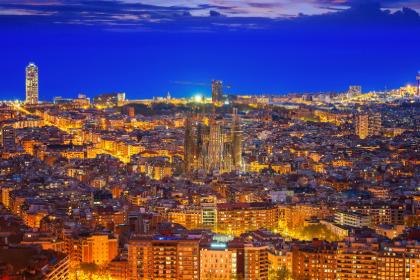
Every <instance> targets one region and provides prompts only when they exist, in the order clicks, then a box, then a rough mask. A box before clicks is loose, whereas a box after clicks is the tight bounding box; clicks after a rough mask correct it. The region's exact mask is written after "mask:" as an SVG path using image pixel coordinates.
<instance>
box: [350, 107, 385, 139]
mask: <svg viewBox="0 0 420 280" xmlns="http://www.w3.org/2000/svg"><path fill="white" fill-rule="evenodd" d="M355 124H356V125H355V129H356V135H357V136H359V138H360V139H366V138H367V137H370V136H378V135H380V134H381V128H382V119H381V114H380V113H369V114H359V115H357V116H356V119H355Z"/></svg>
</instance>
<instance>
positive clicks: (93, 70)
mask: <svg viewBox="0 0 420 280" xmlns="http://www.w3.org/2000/svg"><path fill="white" fill-rule="evenodd" d="M419 12H420V1H418V0H416V1H414V0H412V1H409V0H405V1H403V0H401V1H398V0H383V1H375V2H373V1H369V0H363V1H361V0H359V1H350V0H244V1H237V0H236V1H235V0H207V1H206V0H179V1H174V0H167V1H163V0H144V1H142V0H139V1H134V0H131V1H129V0H125V1H116V0H108V1H96V0H93V1H90V0H84V1H82V0H20V1H19V0H15V1H13V0H1V1H0V49H1V52H0V66H1V67H0V96H1V99H15V98H18V99H24V96H25V66H26V65H27V64H28V63H29V62H34V63H36V64H37V65H38V67H39V78H40V99H41V100H48V99H49V100H51V99H52V97H54V96H63V97H75V96H77V94H78V93H85V94H87V95H88V96H90V97H92V96H94V95H97V94H100V93H107V92H116V91H123V92H126V94H127V97H128V98H129V99H136V98H150V97H152V96H164V95H165V94H166V92H167V91H170V92H171V94H172V95H173V96H176V97H183V96H185V97H189V96H192V95H194V94H196V93H204V94H206V95H209V92H210V82H211V80H212V79H220V80H223V81H224V83H225V84H226V85H230V86H231V88H230V89H227V91H228V92H230V93H240V94H263V93H273V94H282V93H288V92H320V91H344V90H346V89H347V87H348V86H349V85H350V84H360V85H362V86H363V88H364V90H373V89H376V90H382V89H385V88H397V87H400V86H402V85H405V84H407V83H414V82H415V75H416V73H417V71H418V70H420V17H419V14H418V13H419Z"/></svg>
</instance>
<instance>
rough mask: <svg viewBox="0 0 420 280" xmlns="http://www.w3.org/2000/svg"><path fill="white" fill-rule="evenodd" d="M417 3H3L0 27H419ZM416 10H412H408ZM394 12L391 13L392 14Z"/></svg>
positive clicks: (78, 0)
mask: <svg viewBox="0 0 420 280" xmlns="http://www.w3.org/2000/svg"><path fill="white" fill-rule="evenodd" d="M418 2H419V1H414V0H396V1H391V0H381V1H370V0H277V1H274V0H259V1H257V0H242V1H240V0H208V1H205V0H177V1H174V0H165V1H163V0H143V1H137V0H47V1H45V0H20V1H16V0H2V1H1V3H0V23H6V24H8V25H21V24H22V23H30V24H33V23H35V24H43V23H50V24H51V23H55V24H65V25H86V26H96V27H104V28H106V29H109V28H110V27H111V28H112V29H114V30H123V29H132V30H142V31H144V30H165V31H170V30H176V31H198V32H203V31H211V30H219V29H223V28H227V29H228V30H240V29H252V30H255V29H265V28H269V29H270V28H271V29H273V28H279V27H282V26H284V25H290V24H293V23H294V24H302V23H306V24H307V23H308V22H312V23H317V24H318V23H322V22H330V23H337V24H357V23H365V24H366V23H392V24H394V23H405V22H410V23H413V22H414V23H417V24H418V22H419V21H420V19H419V16H418V13H417V12H416V11H415V10H414V9H416V8H420V4H419V3H418ZM405 6H406V7H410V8H405ZM388 9H389V10H388Z"/></svg>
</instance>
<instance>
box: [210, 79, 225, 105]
mask: <svg viewBox="0 0 420 280" xmlns="http://www.w3.org/2000/svg"><path fill="white" fill-rule="evenodd" d="M211 99H212V102H213V103H215V102H220V101H222V99H223V82H222V81H218V80H213V81H212V82H211Z"/></svg>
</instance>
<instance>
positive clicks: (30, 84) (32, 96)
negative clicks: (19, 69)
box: [26, 63, 39, 104]
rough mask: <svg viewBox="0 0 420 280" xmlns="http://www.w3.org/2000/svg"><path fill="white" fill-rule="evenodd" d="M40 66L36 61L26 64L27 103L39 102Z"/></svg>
mask: <svg viewBox="0 0 420 280" xmlns="http://www.w3.org/2000/svg"><path fill="white" fill-rule="evenodd" d="M38 96H39V92H38V67H37V66H36V65H35V64H34V63H29V65H28V66H26V104H38Z"/></svg>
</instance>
